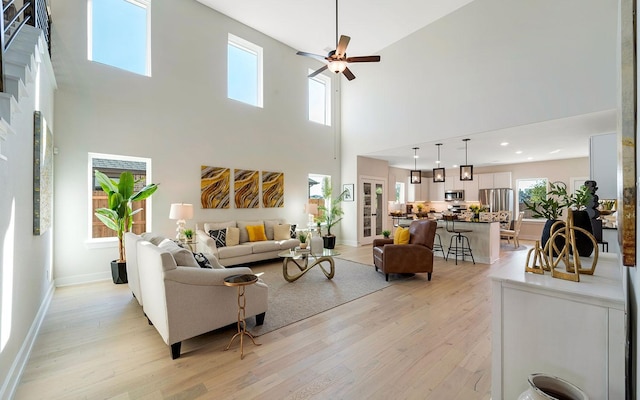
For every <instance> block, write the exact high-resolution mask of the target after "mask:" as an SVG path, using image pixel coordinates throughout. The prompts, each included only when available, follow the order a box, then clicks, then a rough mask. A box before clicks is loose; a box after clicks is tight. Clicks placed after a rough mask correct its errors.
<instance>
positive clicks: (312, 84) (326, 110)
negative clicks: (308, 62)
mask: <svg viewBox="0 0 640 400" xmlns="http://www.w3.org/2000/svg"><path fill="white" fill-rule="evenodd" d="M312 72H313V71H312V70H309V74H311V73H312ZM309 121H312V122H317V123H319V124H323V125H327V126H331V79H329V77H327V76H326V75H322V74H320V75H316V76H314V77H313V78H309Z"/></svg>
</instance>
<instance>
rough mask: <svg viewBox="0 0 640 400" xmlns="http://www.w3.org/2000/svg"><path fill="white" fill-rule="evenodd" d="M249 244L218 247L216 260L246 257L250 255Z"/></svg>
mask: <svg viewBox="0 0 640 400" xmlns="http://www.w3.org/2000/svg"><path fill="white" fill-rule="evenodd" d="M251 246H252V245H251V244H250V243H247V244H239V245H237V246H227V247H220V248H219V249H218V258H219V259H220V260H221V261H222V260H224V259H225V258H231V257H240V256H247V255H249V254H251ZM223 264H224V262H223Z"/></svg>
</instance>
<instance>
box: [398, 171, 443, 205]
mask: <svg viewBox="0 0 640 400" xmlns="http://www.w3.org/2000/svg"><path fill="white" fill-rule="evenodd" d="M409 179H411V178H409ZM432 180H433V179H432V178H427V177H424V176H423V177H422V183H419V184H414V183H411V181H410V180H409V181H407V182H408V183H407V202H409V203H412V202H414V201H426V200H429V182H430V181H432ZM443 196H444V194H443Z"/></svg>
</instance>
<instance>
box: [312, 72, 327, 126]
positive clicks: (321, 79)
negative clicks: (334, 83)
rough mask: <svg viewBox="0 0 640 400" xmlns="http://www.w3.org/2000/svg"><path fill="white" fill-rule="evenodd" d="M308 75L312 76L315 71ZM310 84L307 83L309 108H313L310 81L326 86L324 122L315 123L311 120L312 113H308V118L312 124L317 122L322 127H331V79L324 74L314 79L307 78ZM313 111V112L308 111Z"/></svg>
mask: <svg viewBox="0 0 640 400" xmlns="http://www.w3.org/2000/svg"><path fill="white" fill-rule="evenodd" d="M307 72H308V74H309V75H311V74H312V73H313V72H314V70H312V69H309V70H308V71H307ZM307 79H308V82H307V106H308V108H310V107H311V91H310V90H309V83H310V81H315V82H318V83H320V84H322V85H324V121H314V120H312V119H311V115H310V114H311V113H310V112H308V115H307V118H308V119H309V121H310V122H315V123H318V124H322V125H326V126H331V115H332V112H331V111H332V108H331V107H332V94H333V92H332V90H331V78H330V77H328V76H326V75H324V74H319V75H316V76H314V77H313V78H307ZM308 111H311V110H308Z"/></svg>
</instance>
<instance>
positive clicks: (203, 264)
mask: <svg viewBox="0 0 640 400" xmlns="http://www.w3.org/2000/svg"><path fill="white" fill-rule="evenodd" d="M193 258H195V259H196V262H197V263H198V265H200V268H213V267H212V266H211V263H209V259H208V258H207V257H205V256H204V254H202V253H193Z"/></svg>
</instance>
